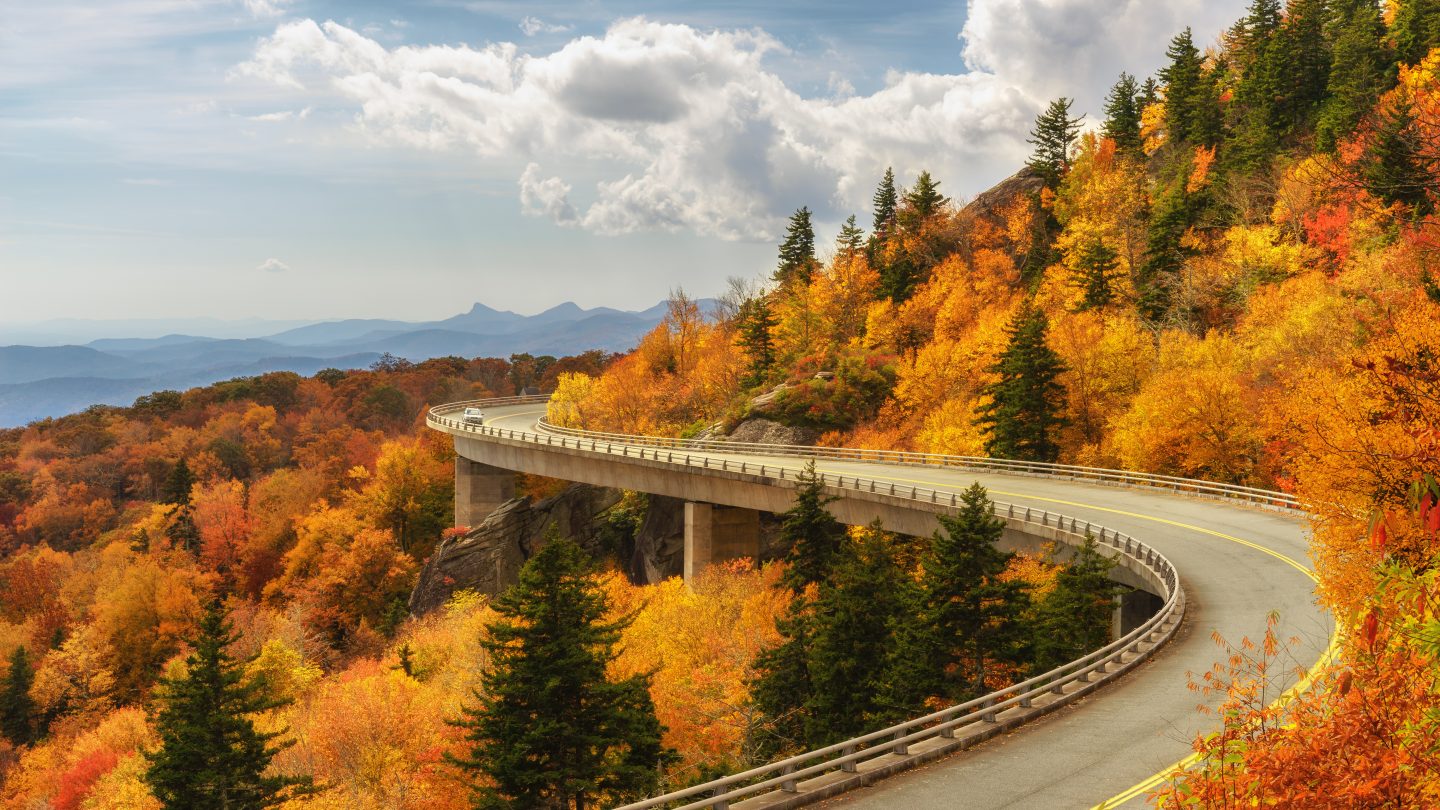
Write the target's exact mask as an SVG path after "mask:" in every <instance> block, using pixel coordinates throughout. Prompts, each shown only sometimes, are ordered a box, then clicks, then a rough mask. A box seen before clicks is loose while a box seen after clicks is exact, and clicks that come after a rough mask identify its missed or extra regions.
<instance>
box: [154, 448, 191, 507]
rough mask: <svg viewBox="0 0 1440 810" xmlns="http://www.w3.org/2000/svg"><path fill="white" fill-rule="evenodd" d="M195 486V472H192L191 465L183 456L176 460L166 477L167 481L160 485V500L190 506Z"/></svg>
mask: <svg viewBox="0 0 1440 810" xmlns="http://www.w3.org/2000/svg"><path fill="white" fill-rule="evenodd" d="M194 486H195V474H194V473H192V472H190V465H189V464H187V463H185V459H183V458H182V459H180V460H179V461H177V462H175V466H173V467H171V468H170V474H169V475H167V476H166V477H165V483H164V484H163V485H161V487H160V502H161V503H173V504H175V505H176V506H189V505H190V490H191V488H192V487H194Z"/></svg>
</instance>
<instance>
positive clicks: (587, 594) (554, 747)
mask: <svg viewBox="0 0 1440 810" xmlns="http://www.w3.org/2000/svg"><path fill="white" fill-rule="evenodd" d="M494 607H495V611H496V613H497V614H498V618H497V619H496V620H495V621H494V622H492V623H491V624H490V625H489V627H488V633H487V636H486V638H485V639H484V640H483V641H482V642H481V645H482V646H483V647H484V649H485V651H486V652H488V653H489V655H490V668H489V670H488V671H486V672H485V674H484V675H483V676H482V678H481V682H482V688H481V689H479V690H477V691H476V692H475V698H476V703H475V704H473V705H470V706H466V707H464V708H463V709H462V712H463V715H462V717H461V718H460V719H458V720H455V721H453V722H454V723H455V725H456V726H459V727H460V728H463V729H464V730H465V732H466V734H465V740H466V742H467V743H468V744H469V750H468V752H467V753H466V754H465V755H464V756H451V757H449V760H450V761H451V762H452V763H454V764H456V765H457V766H458V767H460V768H461V769H462V770H463V771H464V772H466V773H468V774H471V775H472V776H474V777H477V778H476V781H475V782H474V785H473V787H472V794H471V795H472V799H473V804H474V806H475V807H476V808H496V809H497V810H498V808H542V807H543V808H556V809H557V810H560V809H562V808H563V809H564V810H585V808H590V807H607V806H614V805H616V804H623V803H625V802H626V801H631V800H634V799H638V798H641V797H643V796H645V795H646V794H648V793H650V792H651V791H652V790H654V789H655V787H656V786H658V784H659V782H660V778H661V775H662V769H663V767H664V765H665V764H666V763H667V762H669V761H670V759H671V758H672V757H671V753H670V752H669V751H668V750H667V749H666V748H665V747H664V746H663V745H662V744H661V741H660V738H661V732H662V728H661V726H660V722H659V721H658V720H657V719H656V718H655V708H654V704H653V703H652V702H651V700H650V693H649V676H648V675H637V676H634V677H630V678H625V679H622V680H617V681H611V680H610V679H609V678H608V676H607V668H608V667H609V665H610V664H611V662H613V661H614V660H615V659H616V657H617V655H618V653H617V651H616V649H615V648H616V645H617V644H618V643H619V641H620V635H621V632H622V631H623V630H624V628H625V627H626V625H627V624H628V622H629V621H630V619H629V618H623V619H619V620H611V619H609V618H607V617H608V616H609V614H610V605H609V600H608V599H607V598H606V596H605V592H604V591H603V590H602V589H601V588H600V586H599V584H598V583H597V582H596V581H595V579H594V577H593V576H592V571H591V566H590V563H589V561H588V560H587V558H586V556H585V552H584V551H583V550H581V548H580V547H579V546H578V545H576V544H575V543H574V542H573V541H571V540H568V539H563V538H560V537H558V536H556V535H555V534H554V532H553V531H552V533H551V535H550V537H549V539H548V541H547V542H546V544H545V547H544V548H542V549H541V550H540V551H539V552H537V553H536V554H535V555H534V556H533V557H531V558H530V560H529V562H527V563H526V564H525V567H524V568H522V569H521V570H520V579H519V582H518V583H517V584H516V585H515V586H514V587H513V588H511V589H510V590H509V591H507V592H506V593H505V594H504V595H502V596H501V597H500V598H498V599H496V600H495V602H494Z"/></svg>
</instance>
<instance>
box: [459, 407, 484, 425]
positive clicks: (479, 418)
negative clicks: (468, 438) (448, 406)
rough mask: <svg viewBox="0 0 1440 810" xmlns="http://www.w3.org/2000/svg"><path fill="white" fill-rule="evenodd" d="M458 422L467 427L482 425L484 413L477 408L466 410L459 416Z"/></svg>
mask: <svg viewBox="0 0 1440 810" xmlns="http://www.w3.org/2000/svg"><path fill="white" fill-rule="evenodd" d="M460 421H462V422H464V423H465V424H467V425H483V424H485V412H484V411H482V410H480V409H479V408H466V409H465V412H464V413H463V414H461V415H460Z"/></svg>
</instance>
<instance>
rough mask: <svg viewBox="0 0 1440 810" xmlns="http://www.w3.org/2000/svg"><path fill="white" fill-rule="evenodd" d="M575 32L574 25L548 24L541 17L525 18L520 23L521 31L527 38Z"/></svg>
mask: <svg viewBox="0 0 1440 810" xmlns="http://www.w3.org/2000/svg"><path fill="white" fill-rule="evenodd" d="M573 30H575V26H573V25H557V24H555V23H547V22H545V21H544V20H542V19H540V18H539V17H525V18H524V19H522V20H521V21H520V31H521V32H522V33H524V34H525V36H527V37H533V36H535V35H536V34H563V33H565V32H566V31H573Z"/></svg>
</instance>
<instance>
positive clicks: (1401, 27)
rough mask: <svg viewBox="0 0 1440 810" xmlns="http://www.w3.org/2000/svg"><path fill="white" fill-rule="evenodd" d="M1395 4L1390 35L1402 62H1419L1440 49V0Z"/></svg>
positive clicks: (1398, 0)
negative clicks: (1433, 50)
mask: <svg viewBox="0 0 1440 810" xmlns="http://www.w3.org/2000/svg"><path fill="white" fill-rule="evenodd" d="M1393 5H1394V7H1395V18H1394V20H1393V21H1392V22H1391V23H1390V38H1391V40H1392V41H1393V42H1394V43H1395V58H1396V59H1398V60H1399V61H1400V63H1401V64H1404V65H1413V64H1416V63H1417V62H1419V61H1420V60H1422V59H1424V58H1425V56H1426V55H1427V54H1429V53H1430V51H1431V50H1432V49H1434V48H1440V0H1394V2H1393Z"/></svg>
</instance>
